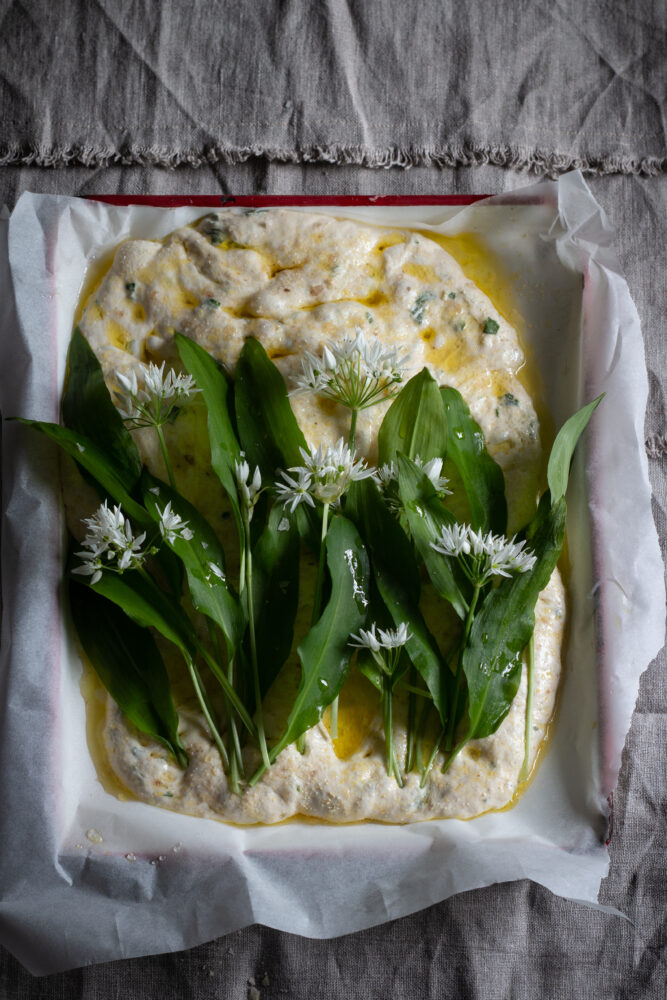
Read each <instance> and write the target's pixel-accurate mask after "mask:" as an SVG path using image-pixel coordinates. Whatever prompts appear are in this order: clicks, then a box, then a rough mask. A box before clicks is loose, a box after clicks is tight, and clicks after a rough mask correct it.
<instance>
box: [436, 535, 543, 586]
mask: <svg viewBox="0 0 667 1000" xmlns="http://www.w3.org/2000/svg"><path fill="white" fill-rule="evenodd" d="M515 538H516V535H515V536H514V537H513V538H511V539H507V538H505V536H504V535H494V534H493V533H492V532H488V533H487V534H486V535H484V534H482V531H481V530H480V531H474V530H473V528H472V527H471V525H469V524H453V525H445V526H444V527H443V528H441V529H440V535H439V536H438V538H437V540H436V541H435V542H432V543H431V547H432V548H434V549H435V550H436V552H442V554H443V555H446V556H455V557H456V558H458V559H459V562H460V565H461V567H462V568H463V570H464V572H465V573H466V575H467V576H468V577H469V579H470V580H471V581H472V582H473V583H474V584H477V585H479V586H481V585H482V584H483V583H486V581H487V580H489V579H490V578H491V577H492V576H511V575H512V573H527V572H528V571H529V570H531V569H532V568H533V566H534V565H535V563H536V562H537V557H536V556H535V555H534V553H533V552H532V550H531V549H528V548H526V543H525V541H523V542H516V541H515V540H514V539H515Z"/></svg>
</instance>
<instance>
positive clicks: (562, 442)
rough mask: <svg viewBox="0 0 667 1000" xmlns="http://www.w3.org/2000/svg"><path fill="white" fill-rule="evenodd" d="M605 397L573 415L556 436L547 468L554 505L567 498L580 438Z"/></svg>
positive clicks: (583, 407)
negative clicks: (571, 467) (571, 471)
mask: <svg viewBox="0 0 667 1000" xmlns="http://www.w3.org/2000/svg"><path fill="white" fill-rule="evenodd" d="M604 395H605V394H604V392H603V393H602V395H600V396H598V397H597V399H594V400H593V402H592V403H588V404H587V405H586V406H582V408H581V409H580V410H577V412H576V413H573V414H572V416H571V417H570V418H569V420H566V421H565V423H564V424H563V426H562V427H561V429H560V430H559V432H558V434H557V435H556V440H555V441H554V443H553V447H552V449H551V454H550V455H549V464H548V466H547V482H548V484H549V490H550V491H551V498H552V502H553V503H555V502H556V501H557V500H560V498H561V497H564V496H565V493H566V491H567V481H568V478H569V475H570V463H571V462H572V456H573V454H574V449H575V448H576V447H577V442H578V441H579V438H580V437H581V435H582V434H583V432H584V431H585V430H586V426H587V424H588V421H589V420H590V419H591V416H592V415H593V411H594V410H595V408H596V407H597V406H599V405H600V402H601V401H602V398H603V396H604Z"/></svg>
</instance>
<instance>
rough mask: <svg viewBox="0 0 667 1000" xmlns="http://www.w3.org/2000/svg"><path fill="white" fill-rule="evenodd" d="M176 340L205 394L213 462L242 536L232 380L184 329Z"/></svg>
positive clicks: (237, 444) (189, 368) (186, 362)
mask: <svg viewBox="0 0 667 1000" xmlns="http://www.w3.org/2000/svg"><path fill="white" fill-rule="evenodd" d="M174 340H175V342H176V347H177V348H178V353H179V355H180V358H181V361H182V362H183V364H184V365H185V367H186V369H187V371H188V373H189V374H190V375H192V377H193V379H194V380H195V382H196V383H197V387H198V388H199V389H200V390H201V394H202V396H203V397H204V402H205V403H206V410H207V414H208V436H209V442H210V446H211V465H212V466H213V468H214V470H215V473H216V475H217V477H218V479H219V480H220V482H221V483H222V486H223V488H224V490H225V492H226V493H227V496H228V497H229V502H230V504H231V507H232V512H233V514H234V519H235V521H236V527H237V530H238V532H239V537H242V535H243V522H242V518H241V509H240V506H239V499H238V492H237V485H236V475H235V471H234V463H235V462H236V461H238V460H239V458H240V452H241V446H240V445H239V442H238V439H237V437H236V432H235V430H234V427H233V425H232V421H231V417H230V413H229V405H230V400H229V397H230V391H229V383H228V381H227V378H226V376H225V373H224V371H223V370H222V368H221V366H220V365H219V364H218V362H217V361H216V360H215V358H214V357H212V356H211V355H210V354H209V353H208V351H205V350H204V348H203V347H200V346H199V344H196V343H195V342H194V341H193V340H190V339H189V338H188V337H184V336H183V334H181V333H177V334H176V335H175V337H174Z"/></svg>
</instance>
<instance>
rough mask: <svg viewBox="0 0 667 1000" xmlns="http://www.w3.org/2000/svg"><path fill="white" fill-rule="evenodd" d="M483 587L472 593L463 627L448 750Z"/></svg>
mask: <svg viewBox="0 0 667 1000" xmlns="http://www.w3.org/2000/svg"><path fill="white" fill-rule="evenodd" d="M481 589H482V588H481V585H480V584H479V583H476V584H475V589H474V591H473V595H472V600H471V602H470V607H469V608H468V614H467V615H466V621H465V626H464V629H463V639H462V640H461V645H460V647H459V655H458V656H457V658H456V689H455V691H454V701H453V703H452V710H451V712H450V715H449V722H448V725H447V738H446V741H445V746H446V747H447V749H448V750H451V748H452V744H453V742H454V730H455V728H456V717H457V715H458V710H459V699H460V697H461V687H462V684H463V671H462V670H461V660H462V658H463V653H464V650H465V648H466V646H467V644H468V637H469V636H470V629H471V628H472V621H473V618H474V616H475V608H476V607H477V601H478V599H479V592H480V590H481Z"/></svg>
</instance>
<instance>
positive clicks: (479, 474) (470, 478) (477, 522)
mask: <svg viewBox="0 0 667 1000" xmlns="http://www.w3.org/2000/svg"><path fill="white" fill-rule="evenodd" d="M440 395H441V397H442V401H443V403H444V405H445V410H446V413H447V457H448V458H450V459H451V460H452V462H453V463H454V465H455V466H456V468H457V469H458V472H459V475H460V476H461V480H462V482H463V487H464V489H465V491H466V495H467V497H468V503H469V504H470V520H471V523H472V526H473V528H476V529H480V528H481V530H482V531H484V532H487V531H493V532H495V533H496V534H499V535H504V534H505V531H506V530H507V502H506V500H505V478H504V476H503V471H502V469H501V468H500V466H499V465H498V463H497V462H495V461H494V460H493V459H492V458H491V456H490V455H489V453H488V451H487V450H486V445H485V442H484V435H483V434H482V431H481V430H480V428H479V425H478V424H477V423H475V421H474V420H473V419H472V417H471V416H470V410H469V409H468V407H467V405H466V404H465V402H464V400H463V397H462V396H461V394H460V393H459V392H457V390H456V389H453V388H451V387H450V386H445V387H443V388H441V389H440Z"/></svg>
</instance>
